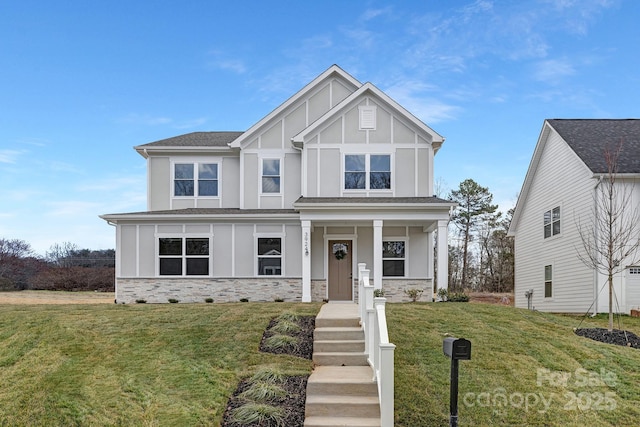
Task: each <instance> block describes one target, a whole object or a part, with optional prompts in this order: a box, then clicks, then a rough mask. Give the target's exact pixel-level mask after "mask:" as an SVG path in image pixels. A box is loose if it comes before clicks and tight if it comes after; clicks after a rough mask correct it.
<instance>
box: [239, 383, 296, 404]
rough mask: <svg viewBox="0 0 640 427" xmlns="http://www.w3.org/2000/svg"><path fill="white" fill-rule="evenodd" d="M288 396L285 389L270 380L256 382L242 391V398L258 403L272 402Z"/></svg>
mask: <svg viewBox="0 0 640 427" xmlns="http://www.w3.org/2000/svg"><path fill="white" fill-rule="evenodd" d="M286 396H287V392H286V390H285V389H283V388H282V387H280V386H279V385H277V384H273V383H270V382H262V381H258V382H254V383H253V384H251V385H250V386H249V388H248V389H246V390H245V391H243V392H242V393H240V396H239V397H240V398H241V399H245V400H249V401H252V402H257V403H270V402H273V401H274V400H277V399H282V398H284V397H286Z"/></svg>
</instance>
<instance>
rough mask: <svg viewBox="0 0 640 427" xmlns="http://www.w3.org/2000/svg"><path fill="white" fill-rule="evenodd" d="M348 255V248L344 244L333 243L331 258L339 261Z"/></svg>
mask: <svg viewBox="0 0 640 427" xmlns="http://www.w3.org/2000/svg"><path fill="white" fill-rule="evenodd" d="M348 253H349V247H348V246H347V245H345V244H344V243H334V245H333V256H335V257H336V259H337V260H341V259H343V258H344V257H346V256H347V254H348Z"/></svg>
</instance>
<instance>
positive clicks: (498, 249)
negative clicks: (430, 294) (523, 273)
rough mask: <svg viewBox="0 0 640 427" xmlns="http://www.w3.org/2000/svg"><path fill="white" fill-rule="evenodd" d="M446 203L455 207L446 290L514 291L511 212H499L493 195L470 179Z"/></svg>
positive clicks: (461, 184) (450, 195)
mask: <svg viewBox="0 0 640 427" xmlns="http://www.w3.org/2000/svg"><path fill="white" fill-rule="evenodd" d="M448 199H449V200H452V201H454V202H456V203H458V207H457V208H456V209H455V211H454V213H453V216H452V218H451V222H452V223H453V224H454V227H450V236H449V289H450V290H451V291H453V292H460V291H463V290H473V291H483V292H510V291H513V285H514V264H513V262H514V245H513V238H512V237H508V236H507V231H508V230H509V224H510V223H511V218H512V216H513V209H510V210H509V211H507V212H506V214H504V213H502V212H499V211H498V210H497V209H498V206H497V205H494V204H492V202H493V194H491V192H489V189H488V188H487V187H483V186H481V185H479V184H478V183H477V182H475V181H474V180H473V179H466V180H464V181H462V182H461V183H460V185H459V186H458V188H457V189H455V190H452V191H451V192H450V193H449V195H448Z"/></svg>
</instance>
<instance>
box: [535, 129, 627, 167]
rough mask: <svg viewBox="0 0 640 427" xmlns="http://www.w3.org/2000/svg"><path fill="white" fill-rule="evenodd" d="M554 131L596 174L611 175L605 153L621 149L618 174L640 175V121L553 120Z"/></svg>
mask: <svg viewBox="0 0 640 427" xmlns="http://www.w3.org/2000/svg"><path fill="white" fill-rule="evenodd" d="M547 122H548V123H549V124H550V125H551V127H552V128H553V129H555V131H556V132H558V134H559V135H560V136H561V137H562V139H564V140H565V141H566V143H567V144H568V145H569V147H571V149H572V150H573V151H574V152H575V153H576V154H577V155H578V157H580V159H581V160H582V161H583V162H584V164H585V165H587V167H588V168H589V169H590V170H591V172H593V173H598V174H599V173H607V164H606V161H605V158H604V151H605V150H607V149H610V150H616V149H617V148H618V146H619V145H620V144H621V146H620V155H619V157H618V173H640V120H639V119H622V120H618V119H551V120H547Z"/></svg>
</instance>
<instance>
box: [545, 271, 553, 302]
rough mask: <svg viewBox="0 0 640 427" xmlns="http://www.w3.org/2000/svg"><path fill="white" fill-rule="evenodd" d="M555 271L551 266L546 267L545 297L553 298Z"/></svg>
mask: <svg viewBox="0 0 640 427" xmlns="http://www.w3.org/2000/svg"><path fill="white" fill-rule="evenodd" d="M552 279H553V271H552V267H551V266H550V265H545V266H544V297H545V298H551V295H552V290H553V280H552Z"/></svg>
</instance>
